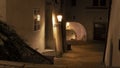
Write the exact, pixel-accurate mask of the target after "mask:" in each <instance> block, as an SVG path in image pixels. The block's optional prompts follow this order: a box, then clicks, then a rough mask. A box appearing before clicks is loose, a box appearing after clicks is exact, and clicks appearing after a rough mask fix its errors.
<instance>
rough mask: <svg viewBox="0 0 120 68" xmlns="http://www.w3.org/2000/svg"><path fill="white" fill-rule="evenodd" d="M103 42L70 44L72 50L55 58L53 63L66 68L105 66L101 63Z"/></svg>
mask: <svg viewBox="0 0 120 68" xmlns="http://www.w3.org/2000/svg"><path fill="white" fill-rule="evenodd" d="M104 47H105V44H104V43H103V42H99V43H98V42H96V43H84V44H79V43H78V45H77V44H75V45H72V50H70V51H68V52H67V53H64V55H63V57H62V58H55V65H67V67H68V68H105V67H104V64H103V55H104Z"/></svg>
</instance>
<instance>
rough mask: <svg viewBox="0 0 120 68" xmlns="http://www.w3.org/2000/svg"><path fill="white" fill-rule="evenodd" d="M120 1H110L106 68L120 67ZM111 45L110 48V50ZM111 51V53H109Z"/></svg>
mask: <svg viewBox="0 0 120 68" xmlns="http://www.w3.org/2000/svg"><path fill="white" fill-rule="evenodd" d="M119 23H120V0H112V7H111V16H110V25H109V33H108V41H107V48H106V56H105V64H106V66H112V67H120V50H119V45H120V44H119V39H120V27H119V26H120V24H119ZM111 45H112V48H111ZM111 49H112V52H111Z"/></svg>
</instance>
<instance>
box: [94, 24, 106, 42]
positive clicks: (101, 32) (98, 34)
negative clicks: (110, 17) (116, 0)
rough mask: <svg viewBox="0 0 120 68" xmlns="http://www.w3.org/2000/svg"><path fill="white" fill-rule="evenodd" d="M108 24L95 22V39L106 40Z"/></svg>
mask: <svg viewBox="0 0 120 68" xmlns="http://www.w3.org/2000/svg"><path fill="white" fill-rule="evenodd" d="M105 39H106V24H101V23H94V40H99V41H105Z"/></svg>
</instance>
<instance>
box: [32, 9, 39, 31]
mask: <svg viewBox="0 0 120 68" xmlns="http://www.w3.org/2000/svg"><path fill="white" fill-rule="evenodd" d="M33 25H34V26H33V27H34V28H33V29H34V31H37V30H39V29H40V10H39V9H38V8H36V9H33Z"/></svg>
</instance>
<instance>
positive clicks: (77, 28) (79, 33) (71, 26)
mask: <svg viewBox="0 0 120 68" xmlns="http://www.w3.org/2000/svg"><path fill="white" fill-rule="evenodd" d="M66 30H73V31H74V32H75V33H76V40H82V41H86V40H87V33H86V29H85V27H84V26H83V25H82V24H80V23H79V22H67V23H66Z"/></svg>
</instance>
